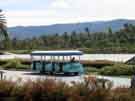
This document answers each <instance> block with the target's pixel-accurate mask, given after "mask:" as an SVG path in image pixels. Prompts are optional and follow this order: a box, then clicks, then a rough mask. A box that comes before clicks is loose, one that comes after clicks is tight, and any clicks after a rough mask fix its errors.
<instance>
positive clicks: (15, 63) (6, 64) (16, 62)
mask: <svg viewBox="0 0 135 101" xmlns="http://www.w3.org/2000/svg"><path fill="white" fill-rule="evenodd" d="M0 67H1V68H3V69H15V70H18V69H21V70H22V69H25V70H26V69H29V68H30V62H29V61H25V60H21V59H9V60H0Z"/></svg>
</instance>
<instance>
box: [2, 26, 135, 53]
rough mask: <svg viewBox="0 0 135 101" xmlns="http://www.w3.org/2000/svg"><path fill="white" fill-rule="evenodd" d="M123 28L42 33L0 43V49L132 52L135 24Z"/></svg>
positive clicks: (134, 45) (134, 47)
mask: <svg viewBox="0 0 135 101" xmlns="http://www.w3.org/2000/svg"><path fill="white" fill-rule="evenodd" d="M123 26H124V27H123V29H120V30H119V31H117V32H113V31H112V29H111V28H108V31H107V32H96V33H92V32H90V31H89V28H87V27H86V28H85V29H84V32H83V33H78V32H76V31H73V32H71V33H67V32H65V33H63V34H62V35H59V34H54V35H42V36H40V37H33V38H27V39H24V40H18V39H16V38H14V39H12V40H11V42H10V44H9V47H4V46H7V45H4V44H5V43H4V42H3V44H0V49H14V50H25V49H27V50H33V49H36V50H37V49H41V50H43V49H45V50H47V49H54V50H56V49H80V50H83V51H85V52H88V53H134V52H135V26H134V25H132V24H124V25H123Z"/></svg>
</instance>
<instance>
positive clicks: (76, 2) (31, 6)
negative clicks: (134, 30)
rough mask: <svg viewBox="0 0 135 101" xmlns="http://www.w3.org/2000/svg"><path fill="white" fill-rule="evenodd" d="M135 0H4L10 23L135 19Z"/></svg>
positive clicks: (1, 3) (0, 5) (0, 3)
mask: <svg viewBox="0 0 135 101" xmlns="http://www.w3.org/2000/svg"><path fill="white" fill-rule="evenodd" d="M134 4H135V0H0V9H2V10H3V11H4V14H5V16H6V19H7V26H30V25H32V26H35V25H51V24H59V23H80V22H87V21H100V20H112V19H121V18H123V19H135V13H134V10H135V6H134Z"/></svg>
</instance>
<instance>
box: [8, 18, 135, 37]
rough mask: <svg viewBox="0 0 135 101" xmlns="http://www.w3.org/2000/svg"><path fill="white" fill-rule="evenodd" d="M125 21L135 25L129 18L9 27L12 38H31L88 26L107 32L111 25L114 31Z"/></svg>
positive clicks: (77, 29) (81, 30)
mask: <svg viewBox="0 0 135 101" xmlns="http://www.w3.org/2000/svg"><path fill="white" fill-rule="evenodd" d="M125 23H128V24H133V25H135V20H128V19H117V20H111V21H95V22H84V23H71V24H55V25H48V26H26V27H24V26H16V27H10V28H8V31H9V33H10V36H11V37H12V38H14V37H15V38H19V39H24V38H31V37H38V36H41V35H49V34H55V33H59V34H63V33H64V32H69V33H70V32H72V31H76V32H84V29H85V28H86V27H88V28H89V30H90V31H91V32H105V31H107V29H108V28H109V27H111V28H112V30H113V31H117V30H119V29H121V28H122V27H123V25H124V24H125Z"/></svg>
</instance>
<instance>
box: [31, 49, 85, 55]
mask: <svg viewBox="0 0 135 101" xmlns="http://www.w3.org/2000/svg"><path fill="white" fill-rule="evenodd" d="M31 55H33V56H72V55H83V52H82V51H78V50H63V51H62V50H61V51H33V52H32V53H31Z"/></svg>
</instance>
